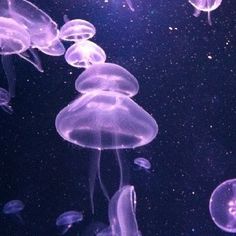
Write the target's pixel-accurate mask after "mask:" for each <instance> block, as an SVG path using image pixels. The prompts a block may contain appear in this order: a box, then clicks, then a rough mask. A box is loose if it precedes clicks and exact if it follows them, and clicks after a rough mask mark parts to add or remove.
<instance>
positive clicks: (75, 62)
mask: <svg viewBox="0 0 236 236" xmlns="http://www.w3.org/2000/svg"><path fill="white" fill-rule="evenodd" d="M65 59H66V61H67V63H68V64H69V65H71V66H73V67H77V68H88V67H90V66H92V65H94V64H101V63H104V62H105V61H106V54H105V52H104V51H103V49H102V48H101V47H99V46H98V45H97V44H95V43H93V42H91V41H89V40H85V41H80V42H77V43H75V44H73V45H72V46H71V47H69V48H68V49H67V51H66V54H65Z"/></svg>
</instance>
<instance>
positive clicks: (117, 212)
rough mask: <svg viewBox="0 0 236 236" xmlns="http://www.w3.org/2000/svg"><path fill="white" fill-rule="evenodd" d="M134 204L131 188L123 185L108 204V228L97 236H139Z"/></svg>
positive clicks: (134, 196) (134, 194)
mask: <svg viewBox="0 0 236 236" xmlns="http://www.w3.org/2000/svg"><path fill="white" fill-rule="evenodd" d="M136 203H137V201H136V193H135V190H134V187H133V186H131V185H125V186H123V187H122V188H121V189H119V190H118V191H117V192H116V193H115V194H114V195H113V197H112V198H111V200H110V202H109V210H108V215H109V222H110V226H109V227H107V228H106V229H104V230H102V231H101V232H99V233H98V234H97V236H113V235H116V236H127V235H132V236H141V232H140V231H139V229H138V224H137V220H136Z"/></svg>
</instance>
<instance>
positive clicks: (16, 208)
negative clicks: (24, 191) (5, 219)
mask: <svg viewBox="0 0 236 236" xmlns="http://www.w3.org/2000/svg"><path fill="white" fill-rule="evenodd" d="M24 208H25V205H24V203H23V202H22V201H20V200H11V201H9V202H7V203H6V204H5V205H4V206H3V209H2V211H3V213H4V214H5V215H10V216H14V217H16V219H17V220H18V221H19V222H20V223H22V224H23V223H24V221H23V219H22V217H21V215H20V213H21V211H22V210H24Z"/></svg>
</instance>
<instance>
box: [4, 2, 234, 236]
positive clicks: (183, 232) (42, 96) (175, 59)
mask: <svg viewBox="0 0 236 236" xmlns="http://www.w3.org/2000/svg"><path fill="white" fill-rule="evenodd" d="M0 1H1V0H0ZM32 2H33V3H34V4H36V5H37V6H39V7H40V8H41V9H43V10H44V11H45V12H47V13H48V14H49V15H50V16H51V17H52V18H53V19H54V20H55V21H56V22H57V23H58V25H59V26H62V24H63V16H64V15H65V14H67V15H68V16H69V18H71V19H74V18H81V19H85V20H88V21H90V22H92V23H93V24H94V25H95V27H96V29H97V34H96V36H95V38H94V42H96V43H98V44H99V45H100V46H101V47H102V48H103V49H104V50H105V51H106V53H107V56H108V59H107V61H109V62H113V63H117V64H119V65H121V66H124V67H125V68H126V69H128V70H129V71H130V72H131V73H132V74H133V75H134V76H135V77H136V78H137V80H138V81H139V84H140V90H139V93H138V94H137V95H136V96H135V97H134V100H135V101H136V102H137V103H138V104H139V105H141V106H142V107H143V108H144V109H145V110H146V111H148V112H149V113H150V114H152V116H153V117H154V118H155V119H156V120H157V123H158V125H159V129H160V130H159V134H158V136H157V137H156V139H155V140H154V141H153V142H152V143H150V144H148V145H147V146H144V147H141V148H137V149H135V150H125V151H122V152H121V154H122V157H123V159H124V160H125V162H126V167H127V168H126V174H127V177H128V178H129V183H130V184H132V185H134V186H135V190H136V194H137V212H136V215H137V221H138V225H139V228H140V231H141V232H142V235H144V236H154V235H158V236H194V235H196V236H227V235H230V234H227V233H224V232H223V231H221V230H220V229H219V228H217V227H216V226H215V224H214V223H213V221H212V220H211V217H210V214H209V210H208V204H209V198H210V195H211V193H212V191H213V190H214V189H215V188H216V187H217V185H219V184H220V183H221V182H223V181H225V180H227V179H232V178H236V171H235V170H236V168H235V165H236V156H235V155H236V154H235V153H236V145H235V142H236V131H235V130H236V95H235V89H236V64H235V62H236V45H235V42H236V8H235V2H234V1H233V0H223V3H222V5H221V6H220V7H219V8H218V9H217V10H216V11H214V12H213V13H212V21H213V25H212V26H209V25H208V24H207V16H206V14H201V16H200V17H198V18H195V17H193V16H192V13H193V8H192V6H191V5H190V4H189V3H188V2H187V1H185V0H175V1H171V0H166V1H164V0H146V1H140V0H134V5H135V6H136V11H135V12H131V11H129V10H128V9H127V8H125V7H123V6H122V3H121V1H120V0H119V1H118V0H114V1H109V3H104V1H102V0H89V1H86V0H79V1H76V0H73V1H72V0H68V1H62V0H60V1H56V0H50V1H45V0H43V1H39V0H34V1H32ZM123 3H124V2H123ZM170 27H172V28H176V29H174V30H170ZM209 56H211V57H212V59H209ZM40 58H41V60H42V62H43V67H44V69H45V72H44V73H43V74H41V73H39V72H37V71H36V70H35V69H34V68H33V67H32V66H31V65H29V64H27V63H26V62H25V61H22V60H21V59H20V58H18V57H15V58H14V59H15V66H16V73H17V93H16V97H15V98H14V99H13V100H12V106H13V109H14V113H13V114H12V115H8V114H6V113H4V112H3V111H0V130H1V131H0V132H1V133H0V207H2V206H3V204H4V203H5V202H7V201H9V200H12V199H21V200H22V201H23V202H24V203H25V205H26V207H25V209H24V211H23V212H22V218H23V219H24V222H25V224H23V225H21V224H18V223H17V222H16V221H14V220H13V219H11V218H9V217H6V216H4V215H3V214H0V236H25V235H30V236H49V235H50V236H53V235H57V229H56V225H55V220H56V218H57V216H58V215H59V214H61V213H62V212H64V211H67V210H73V209H74V210H79V211H82V212H83V214H84V221H83V222H81V223H80V224H78V225H77V226H75V227H74V228H72V229H71V230H70V231H69V232H68V234H67V235H68V236H70V235H76V236H78V235H81V233H82V231H83V230H84V229H85V228H86V226H87V225H88V224H89V223H91V222H92V221H101V222H104V223H108V218H107V201H106V200H105V198H104V197H103V195H102V193H101V191H100V189H99V187H97V188H96V192H95V207H96V212H95V215H94V216H92V214H91V208H90V201H89V190H88V167H89V160H90V157H91V156H92V155H94V154H93V153H92V151H90V150H88V149H83V148H79V147H76V146H74V145H71V144H69V143H67V142H66V141H63V140H62V138H61V137H60V136H59V135H58V133H57V132H56V129H55V124H54V123H55V118H56V115H57V113H58V112H59V111H60V110H61V109H62V108H63V107H65V106H66V105H67V104H68V103H69V102H70V101H72V100H73V99H74V98H75V97H76V96H78V93H77V92H76V91H75V88H74V82H75V79H76V78H77V76H78V75H79V74H80V73H81V72H82V70H78V69H75V68H72V67H70V66H69V65H67V63H66V62H65V60H64V57H63V56H62V57H58V58H56V57H49V56H46V55H43V54H40ZM0 86H1V87H6V86H7V83H6V78H5V75H4V73H3V70H2V68H1V67H0ZM139 156H142V157H145V158H148V159H149V160H150V162H151V163H152V171H151V172H150V173H147V172H145V171H137V170H136V169H135V166H134V164H133V160H134V159H135V158H136V157H139ZM102 176H103V178H104V182H105V184H106V186H108V190H109V192H110V193H114V191H116V190H117V186H118V180H119V172H118V165H117V161H116V159H115V155H114V152H112V151H105V152H103V153H102Z"/></svg>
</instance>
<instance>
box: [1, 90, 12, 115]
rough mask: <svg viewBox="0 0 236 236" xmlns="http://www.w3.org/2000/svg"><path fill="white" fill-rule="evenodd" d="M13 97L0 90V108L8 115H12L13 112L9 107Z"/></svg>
mask: <svg viewBox="0 0 236 236" xmlns="http://www.w3.org/2000/svg"><path fill="white" fill-rule="evenodd" d="M10 100H11V97H10V95H9V92H8V91H7V90H6V89H4V88H0V107H1V108H2V109H3V110H4V111H5V112H7V113H9V114H12V113H13V110H12V107H11V106H10V105H9V103H10Z"/></svg>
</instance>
